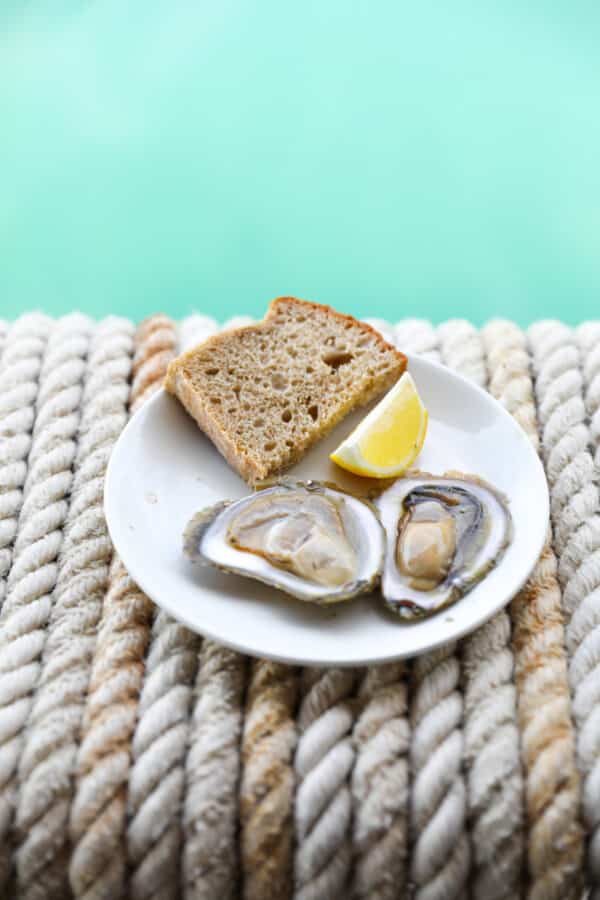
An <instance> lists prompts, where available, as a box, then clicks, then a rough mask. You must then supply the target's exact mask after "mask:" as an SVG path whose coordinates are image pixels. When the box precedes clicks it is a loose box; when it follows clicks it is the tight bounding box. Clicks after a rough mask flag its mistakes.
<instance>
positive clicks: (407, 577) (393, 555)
mask: <svg viewBox="0 0 600 900" xmlns="http://www.w3.org/2000/svg"><path fill="white" fill-rule="evenodd" d="M376 506H377V508H378V510H379V514H380V517H381V521H382V523H383V527H384V529H385V532H386V535H387V549H386V559H385V563H384V568H383V576H382V583H381V592H382V594H383V597H384V600H385V603H386V605H387V606H388V607H389V608H390V609H391V610H392V611H393V612H394V613H396V614H397V615H400V616H402V617H403V618H407V619H412V618H417V617H422V616H425V615H430V614H431V613H434V612H437V611H438V610H439V609H441V608H443V607H445V606H448V605H449V604H450V603H453V602H454V601H455V600H457V599H458V598H459V597H462V596H463V595H464V594H466V593H467V592H468V591H470V590H471V589H472V588H473V587H474V586H475V585H476V584H477V583H478V582H479V581H481V579H482V578H484V577H485V575H487V573H488V572H489V571H490V570H491V569H492V568H494V566H496V565H497V564H498V562H499V560H500V558H501V557H502V555H503V553H504V551H505V549H506V547H507V546H508V544H509V542H510V539H511V534H512V520H511V516H510V513H509V511H508V508H507V504H506V501H505V500H504V498H503V497H502V496H501V495H500V494H499V493H498V492H497V491H496V490H494V488H493V487H491V486H490V485H488V484H486V483H485V482H484V481H482V480H481V479H478V478H475V477H470V476H467V475H459V474H456V475H454V474H452V475H444V476H435V475H428V474H425V473H419V472H416V473H414V474H412V475H410V476H409V477H406V478H400V479H398V481H396V482H395V483H394V484H393V485H392V486H391V487H390V488H388V490H386V491H384V492H383V493H382V494H381V495H380V496H379V498H378V499H377V501H376Z"/></svg>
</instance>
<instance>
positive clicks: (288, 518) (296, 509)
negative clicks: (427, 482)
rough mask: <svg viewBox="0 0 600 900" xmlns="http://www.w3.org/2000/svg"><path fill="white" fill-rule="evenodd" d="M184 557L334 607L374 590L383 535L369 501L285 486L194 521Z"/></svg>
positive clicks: (322, 487) (324, 488)
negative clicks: (335, 604) (341, 601)
mask: <svg viewBox="0 0 600 900" xmlns="http://www.w3.org/2000/svg"><path fill="white" fill-rule="evenodd" d="M184 551H185V553H186V555H187V556H188V557H189V558H190V559H192V560H193V561H196V562H199V563H201V564H203V565H211V566H216V567H217V568H219V569H222V570H223V571H226V572H232V573H235V574H238V575H245V576H247V577H248V578H255V579H258V580H259V581H263V582H265V584H269V585H272V586H273V587H276V588H279V589H280V590H282V591H285V592H286V593H288V594H292V595H293V596H294V597H298V598H299V599H301V600H306V601H309V602H312V603H337V602H338V601H340V600H346V599H348V598H350V597H354V596H356V595H357V594H362V593H365V592H367V591H369V590H371V589H372V588H373V587H374V586H375V584H376V583H377V581H378V579H379V576H380V574H381V569H382V566H383V558H384V553H385V535H384V532H383V528H382V526H381V523H380V522H379V519H378V517H377V514H376V512H375V511H374V509H373V507H372V506H371V505H370V504H369V503H368V502H365V501H362V500H359V499H357V498H356V497H353V496H351V495H350V494H345V493H343V492H342V491H339V490H336V489H335V488H333V487H330V486H329V485H326V484H322V483H319V482H313V481H309V482H293V481H285V480H284V481H281V482H278V483H275V484H274V485H273V486H271V487H268V488H265V489H264V490H260V491H258V492H257V493H255V494H251V495H250V496H249V497H244V498H243V499H242V500H238V501H237V502H235V503H228V502H222V503H217V504H216V505H215V506H212V507H209V508H208V509H205V510H203V511H202V512H200V513H198V514H197V515H195V516H194V517H193V519H192V520H191V521H190V523H189V524H188V526H187V528H186V530H185V532H184Z"/></svg>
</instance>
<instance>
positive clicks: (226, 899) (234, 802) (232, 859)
mask: <svg viewBox="0 0 600 900" xmlns="http://www.w3.org/2000/svg"><path fill="white" fill-rule="evenodd" d="M245 673H246V661H245V658H244V657H243V656H240V654H239V653H234V652H233V651H231V650H226V649H225V648H224V647H219V646H218V645H217V644H215V643H213V642H212V641H204V643H203V645H202V650H201V653H200V664H199V667H198V676H197V679H196V686H195V696H196V703H195V706H194V711H193V720H192V728H191V734H190V748H189V752H188V757H187V766H186V776H187V789H186V793H185V801H184V829H185V841H184V850H183V874H184V897H185V898H186V900H216V898H217V897H218V898H219V900H234V898H236V897H238V895H239V893H238V886H239V885H238V881H239V879H238V874H239V860H238V850H237V841H236V832H237V825H238V814H239V809H238V782H239V775H240V737H241V731H242V720H243V715H244V680H245Z"/></svg>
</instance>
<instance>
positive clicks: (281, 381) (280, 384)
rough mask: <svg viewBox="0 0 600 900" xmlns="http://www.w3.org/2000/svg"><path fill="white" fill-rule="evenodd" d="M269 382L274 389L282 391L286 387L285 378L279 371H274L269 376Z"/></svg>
mask: <svg viewBox="0 0 600 900" xmlns="http://www.w3.org/2000/svg"><path fill="white" fill-rule="evenodd" d="M271 384H272V385H273V388H274V389H275V390H276V391H282V390H283V389H284V388H286V387H287V380H286V379H285V378H284V377H283V375H281V374H280V373H279V372H275V374H274V375H272V376H271Z"/></svg>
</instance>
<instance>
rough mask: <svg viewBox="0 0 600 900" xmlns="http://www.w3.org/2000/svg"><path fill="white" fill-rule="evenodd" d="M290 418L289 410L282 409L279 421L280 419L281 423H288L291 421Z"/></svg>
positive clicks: (290, 412)
mask: <svg viewBox="0 0 600 900" xmlns="http://www.w3.org/2000/svg"><path fill="white" fill-rule="evenodd" d="M291 418H292V411H291V409H284V411H283V413H282V414H281V419H282V421H283V422H289V421H290V420H291Z"/></svg>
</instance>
